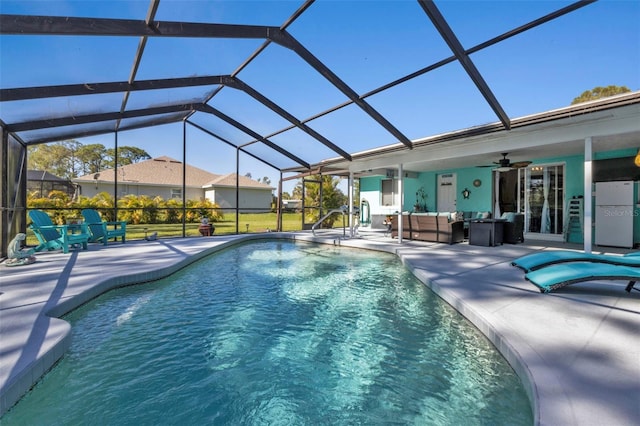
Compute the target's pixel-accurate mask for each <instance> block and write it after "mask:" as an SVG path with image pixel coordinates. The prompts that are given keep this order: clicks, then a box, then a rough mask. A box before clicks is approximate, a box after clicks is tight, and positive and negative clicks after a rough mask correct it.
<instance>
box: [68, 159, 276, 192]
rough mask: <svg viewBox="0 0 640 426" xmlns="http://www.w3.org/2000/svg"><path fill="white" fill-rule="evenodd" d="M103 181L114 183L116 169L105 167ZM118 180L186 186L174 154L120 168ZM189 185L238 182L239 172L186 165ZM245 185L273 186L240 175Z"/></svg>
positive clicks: (81, 179)
mask: <svg viewBox="0 0 640 426" xmlns="http://www.w3.org/2000/svg"><path fill="white" fill-rule="evenodd" d="M95 175H96V173H91V174H88V175H84V176H79V177H77V178H75V179H73V181H75V182H94V180H95V178H94V176H95ZM97 175H98V178H97V180H98V181H100V182H113V181H114V180H115V179H114V169H106V170H101V171H100V173H97ZM118 182H122V183H126V182H136V183H144V184H149V185H172V186H181V185H182V162H181V161H179V160H176V159H174V158H171V157H167V156H162V157H157V158H152V159H151V160H145V161H141V162H139V163H133V164H128V165H126V166H121V167H118ZM185 183H186V185H187V186H189V187H199V188H201V187H204V186H207V187H215V186H234V187H235V185H236V174H235V173H229V174H226V175H217V174H215V173H210V172H208V171H206V170H203V169H200V168H198V167H194V166H190V165H189V164H187V165H186V182H185ZM240 186H241V187H242V188H261V189H273V188H272V187H270V186H269V185H266V184H263V183H260V182H257V181H255V180H253V179H250V178H248V177H245V176H240Z"/></svg>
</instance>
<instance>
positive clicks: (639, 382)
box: [0, 232, 640, 425]
mask: <svg viewBox="0 0 640 426" xmlns="http://www.w3.org/2000/svg"><path fill="white" fill-rule="evenodd" d="M341 234H342V233H339V234H337V233H331V232H323V233H322V235H319V236H317V237H314V236H313V235H312V234H311V233H309V232H299V233H283V234H280V233H268V234H251V235H241V236H233V235H232V236H216V237H211V238H195V237H194V238H184V239H183V238H179V239H166V240H165V239H161V240H157V241H128V242H127V243H126V244H124V245H122V244H115V243H114V244H110V245H109V246H108V247H104V246H102V245H98V244H95V245H90V246H89V250H86V251H73V252H71V253H69V254H62V253H61V252H50V253H42V254H38V255H37V262H36V263H34V264H32V265H28V266H23V267H13V268H9V267H6V266H4V265H2V266H0V413H4V412H6V411H7V410H8V409H9V408H11V406H13V404H15V402H16V401H18V399H19V398H20V397H21V396H22V395H23V394H24V393H25V392H27V391H28V390H29V388H30V387H31V386H32V385H33V384H34V383H36V382H37V380H38V379H39V378H40V377H41V376H42V375H43V374H44V373H45V372H46V371H47V370H49V369H50V368H51V367H52V366H53V365H54V364H55V362H57V360H59V359H60V358H61V357H62V356H63V354H64V353H65V351H66V350H67V349H68V347H69V344H70V337H69V329H70V326H69V324H68V323H66V322H65V321H63V320H60V319H57V317H60V316H62V315H63V314H65V313H67V312H70V311H71V310H73V309H75V308H76V307H78V306H80V305H82V304H83V303H85V302H87V301H89V300H91V299H93V298H94V297H96V296H98V295H99V294H102V293H104V292H106V291H107V290H109V289H111V288H115V287H119V286H122V285H127V284H132V283H138V282H144V281H150V280H154V279H158V278H161V277H164V276H166V275H169V274H170V273H172V272H175V271H176V270H178V269H180V268H182V267H184V266H186V265H188V264H190V263H192V262H193V261H195V260H197V259H200V258H202V257H204V256H206V255H208V254H210V253H212V252H214V251H217V250H220V249H222V248H224V247H226V246H228V245H230V244H234V243H237V242H239V241H243V240H248V239H250V240H252V239H263V238H287V239H296V240H304V241H316V242H324V243H329V244H339V245H342V246H348V247H357V248H366V249H373V250H380V251H385V252H390V253H395V254H397V255H398V256H399V258H400V259H401V260H402V262H403V263H404V264H405V265H406V266H407V267H408V268H409V269H410V270H411V271H412V272H413V273H414V274H415V275H416V276H417V277H418V279H420V280H421V281H423V282H424V283H425V284H427V285H428V286H429V287H430V288H432V289H433V290H434V291H435V292H436V293H437V294H439V295H440V297H442V298H443V299H444V300H446V301H447V302H448V303H449V304H451V305H452V306H454V307H455V308H456V309H457V310H458V311H459V312H461V313H462V314H463V315H464V316H465V317H467V318H468V319H469V320H470V321H471V322H472V323H473V324H474V325H475V326H476V327H478V328H479V329H480V330H481V331H482V332H483V333H484V334H485V335H486V336H487V337H488V338H489V339H490V340H491V341H492V342H493V343H494V345H495V346H496V347H497V348H498V349H499V350H500V352H501V353H502V354H503V356H504V357H505V358H506V359H507V360H508V361H509V363H510V364H511V365H512V366H513V368H514V369H515V370H516V372H517V373H518V375H519V376H520V377H521V379H522V381H523V384H524V386H525V389H526V390H527V392H528V394H529V397H530V399H531V401H532V409H533V413H534V417H535V421H536V423H537V424H543V425H593V424H601V425H631V424H638V423H639V421H640V338H639V336H638V334H639V333H638V332H639V331H640V292H638V291H632V292H631V293H627V292H625V291H624V287H625V284H626V283H623V282H620V281H618V282H610V281H599V282H589V283H581V284H576V285H573V286H568V287H565V288H563V289H560V290H558V291H556V292H555V293H551V294H541V293H540V292H539V291H538V289H537V288H536V287H534V286H533V285H532V284H530V283H528V282H526V281H525V280H524V278H523V276H524V274H523V272H522V271H520V270H519V269H517V268H514V267H512V266H510V264H509V263H510V261H511V260H513V259H515V258H517V257H519V256H522V255H524V254H527V253H529V252H532V251H535V250H544V249H549V248H553V247H552V246H550V245H548V244H547V243H545V242H542V241H540V242H534V243H531V242H527V244H518V245H506V244H505V245H503V246H499V247H478V246H470V245H468V244H466V243H462V244H454V245H445V244H438V243H424V242H412V241H405V242H403V243H402V244H398V242H397V241H396V240H392V239H391V238H388V237H384V236H383V235H382V233H379V232H378V233H376V232H372V233H369V234H367V233H365V232H362V233H361V235H362V238H352V239H340V238H339V237H340V235H341ZM576 248H577V247H576ZM600 250H601V248H594V252H596V251H598V252H599V251H600ZM611 251H613V250H611ZM611 251H610V252H611Z"/></svg>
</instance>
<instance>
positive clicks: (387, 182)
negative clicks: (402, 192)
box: [381, 179, 398, 206]
mask: <svg viewBox="0 0 640 426" xmlns="http://www.w3.org/2000/svg"><path fill="white" fill-rule="evenodd" d="M396 188H397V182H396V181H395V180H394V179H382V191H381V192H382V200H381V204H382V205H383V206H393V205H394V204H395V198H396V197H395V194H396V193H397V192H398V191H397V189H396Z"/></svg>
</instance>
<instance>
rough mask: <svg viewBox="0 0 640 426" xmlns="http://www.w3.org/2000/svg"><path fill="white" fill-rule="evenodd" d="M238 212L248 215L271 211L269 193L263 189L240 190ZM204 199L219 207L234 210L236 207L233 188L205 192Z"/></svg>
mask: <svg viewBox="0 0 640 426" xmlns="http://www.w3.org/2000/svg"><path fill="white" fill-rule="evenodd" d="M239 196H240V198H239V200H240V206H239V208H240V211H241V212H245V213H249V212H253V213H266V212H270V211H271V201H272V196H271V191H270V190H268V191H267V190H264V189H251V188H240V194H239ZM206 197H207V198H208V199H210V200H212V201H213V202H215V203H216V204H218V205H219V206H220V207H222V208H223V209H224V208H228V209H234V208H235V207H236V189H235V188H216V189H213V190H208V191H206Z"/></svg>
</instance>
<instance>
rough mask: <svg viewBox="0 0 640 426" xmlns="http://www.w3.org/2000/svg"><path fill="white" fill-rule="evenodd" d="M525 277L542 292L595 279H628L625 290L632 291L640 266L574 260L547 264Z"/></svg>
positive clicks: (638, 279)
mask: <svg viewBox="0 0 640 426" xmlns="http://www.w3.org/2000/svg"><path fill="white" fill-rule="evenodd" d="M525 278H526V279H527V281H529V282H531V283H532V284H533V285H535V286H536V287H538V288H539V289H540V292H541V293H549V292H551V291H553V290H557V289H559V288H562V287H565V286H568V285H570V284H574V283H578V282H585V281H593V280H623V281H628V284H627V287H626V288H625V290H626V291H627V292H631V289H632V288H633V286H634V285H635V283H636V282H637V281H640V268H632V267H629V266H621V265H611V264H607V263H592V262H573V263H565V264H559V265H551V266H547V267H546V268H542V269H539V270H537V271H532V272H529V273H527V274H526V275H525Z"/></svg>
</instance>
